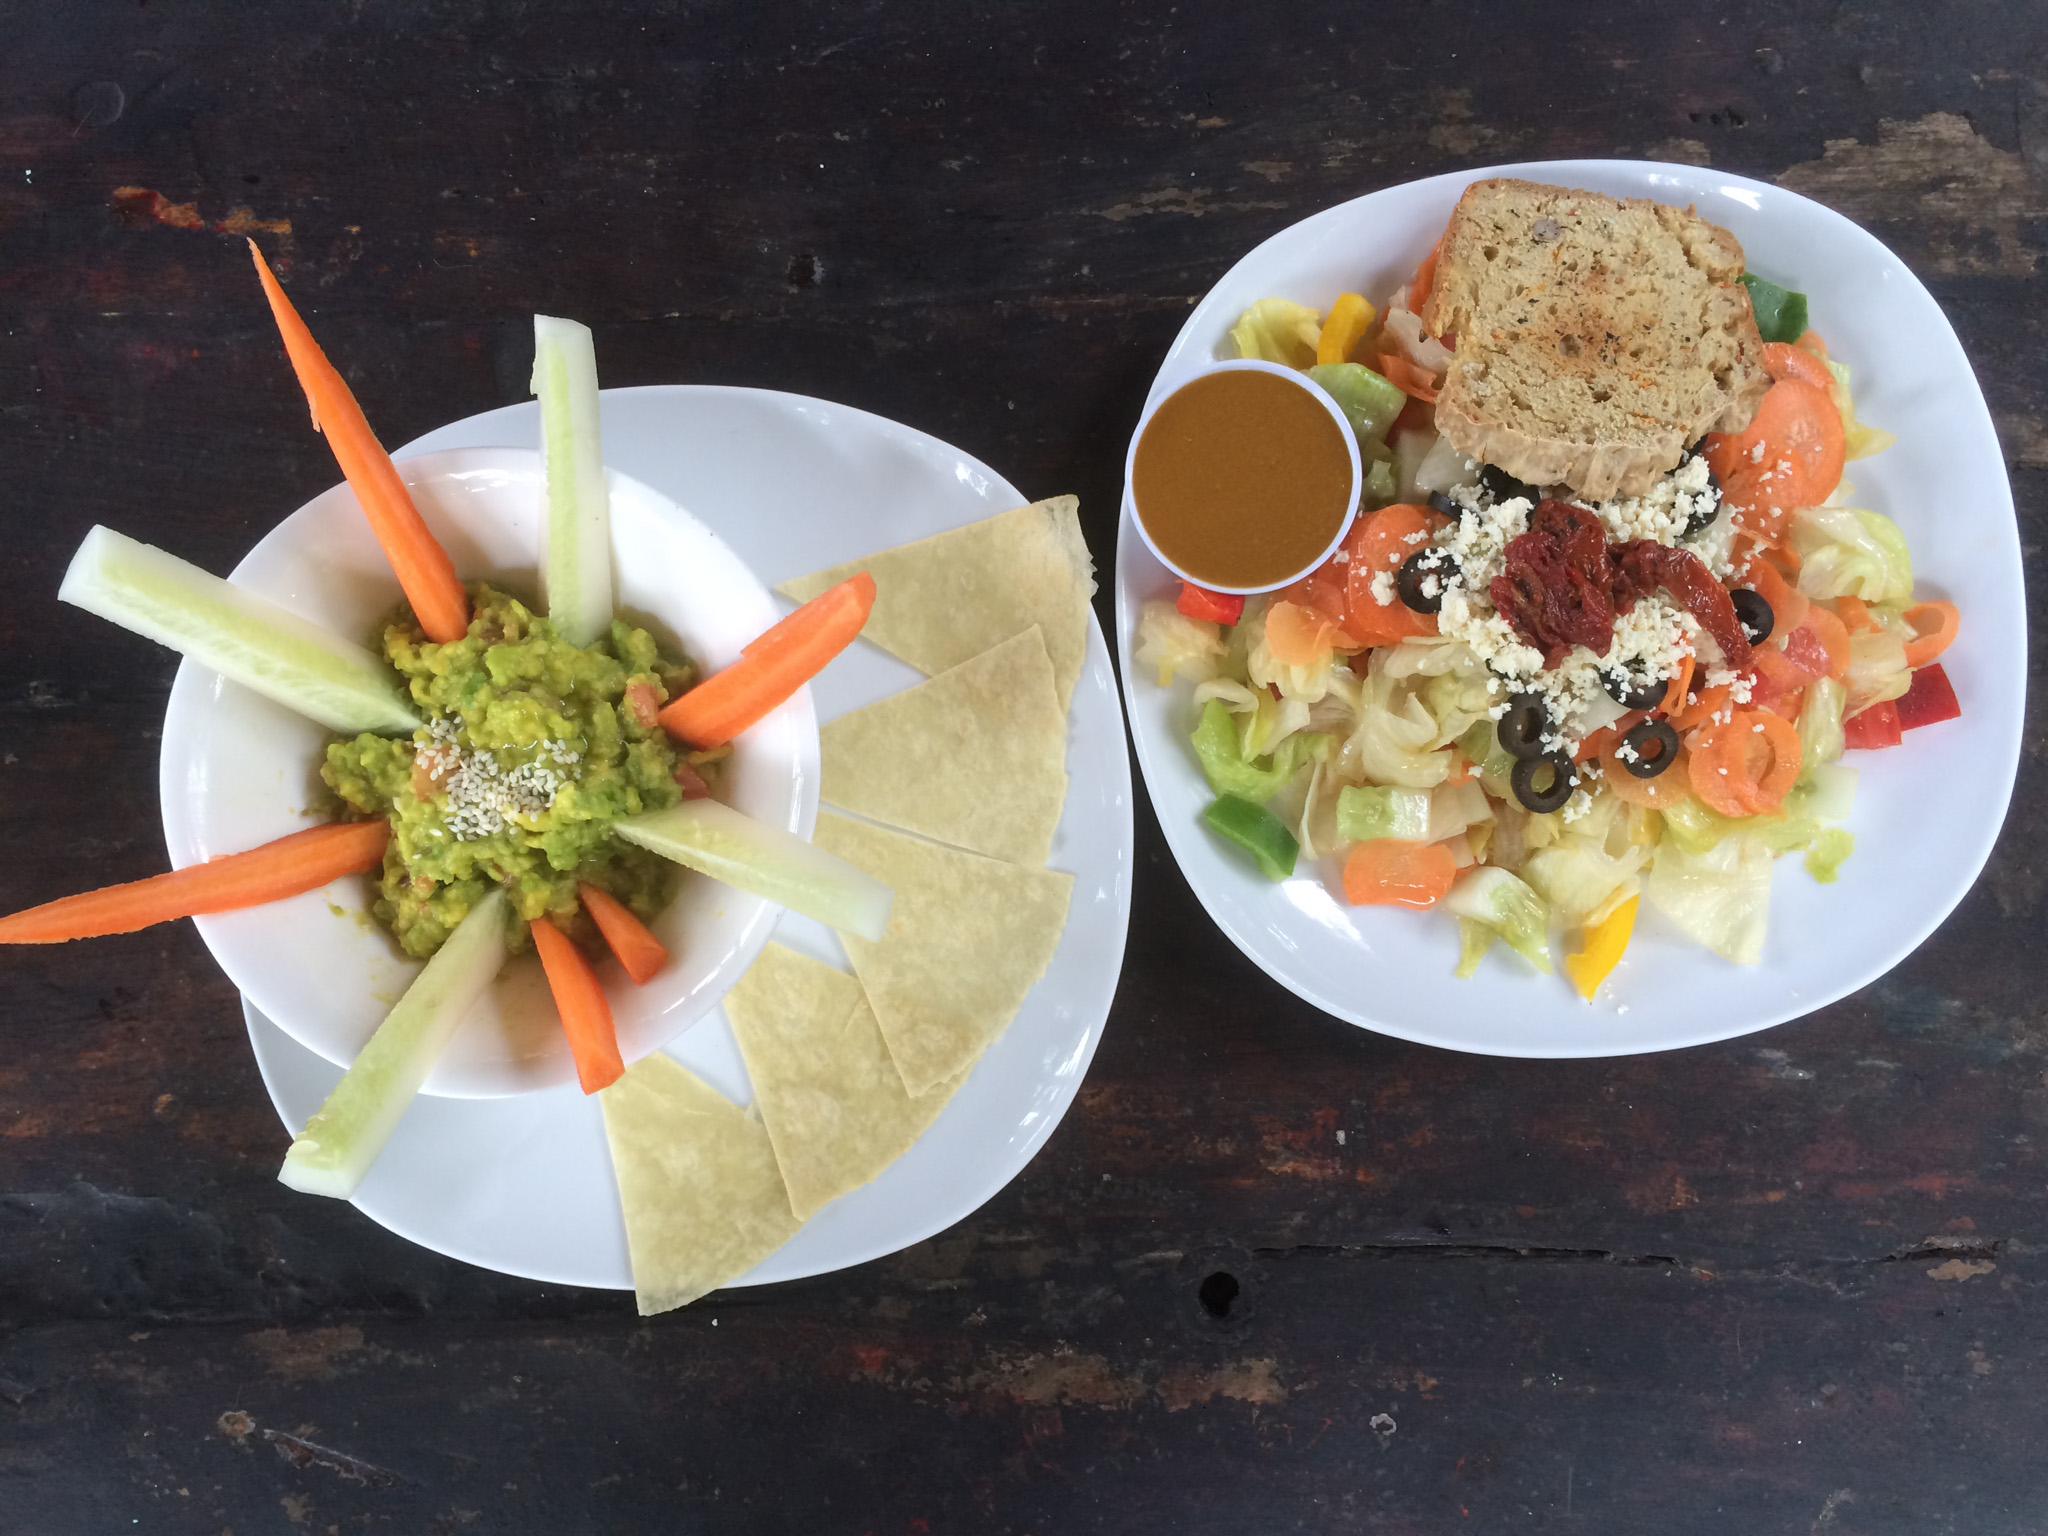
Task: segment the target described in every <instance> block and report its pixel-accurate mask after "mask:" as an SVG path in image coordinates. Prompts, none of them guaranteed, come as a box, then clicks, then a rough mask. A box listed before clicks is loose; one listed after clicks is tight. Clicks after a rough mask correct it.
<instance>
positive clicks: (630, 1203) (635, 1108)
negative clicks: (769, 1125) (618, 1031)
mask: <svg viewBox="0 0 2048 1536" xmlns="http://www.w3.org/2000/svg"><path fill="white" fill-rule="evenodd" d="M597 1099H598V1103H600V1104H601V1105H603V1106H604V1134H605V1140H606V1141H607V1142H609V1143H610V1144H611V1149H612V1171H613V1172H614V1173H615V1174H616V1175H617V1176H618V1181H619V1206H620V1209H621V1210H623V1211H624V1212H625V1216H626V1247H627V1249H628V1250H629V1251H630V1252H631V1254H632V1258H633V1295H634V1299H635V1300H637V1301H638V1302H639V1304H640V1315H641V1316H643V1317H650V1316H652V1315H653V1314H654V1313H656V1312H666V1311H668V1310H669V1309H670V1308H671V1307H680V1306H683V1305H685V1304H686V1303H688V1302H692V1301H695V1300H696V1299H697V1298H698V1297H699V1296H702V1295H703V1294H704V1293H705V1292H706V1291H715V1290H717V1289H718V1287H720V1286H721V1285H723V1284H725V1283H726V1281H728V1280H731V1279H732V1278H734V1277H735V1276H737V1275H743V1274H745V1273H746V1272H747V1271H748V1270H750V1269H752V1268H753V1267H754V1266H755V1265H756V1264H758V1263H760V1262H761V1261H762V1260H763V1259H765V1258H767V1257H768V1255H769V1254H771V1253H773V1252H774V1251H775V1250H776V1249H778V1248H780V1247H781V1246H782V1245H783V1244H784V1243H786V1242H788V1241H789V1237H790V1234H791V1233H793V1232H794V1231H796V1229H797V1228H798V1227H799V1226H800V1225H802V1223H800V1222H799V1221H798V1220H797V1219H796V1217H795V1216H793V1215H791V1214H790V1209H789V1194H788V1191H786V1190H785V1189H784V1188H783V1185H782V1174H781V1173H780V1171H778V1170H777V1168H776V1166H775V1152H774V1149H773V1148H772V1147H771V1146H770V1145H769V1142H768V1132H767V1131H766V1130H765V1129H763V1128H762V1125H761V1122H760V1121H758V1120H756V1119H755V1118H754V1117H753V1116H751V1115H749V1114H748V1113H747V1112H746V1111H745V1110H743V1109H741V1108H740V1107H739V1106H738V1105H737V1104H734V1103H732V1102H731V1101H730V1100H728V1099H727V1098H726V1097H725V1095H724V1094H722V1093H720V1092H719V1091H718V1090H717V1089H715V1088H713V1087H711V1086H710V1085H709V1084H708V1083H706V1082H704V1081H703V1079H701V1078H699V1077H698V1076H697V1075H696V1074H695V1073H693V1072H691V1071H690V1070H689V1069H688V1068H687V1067H685V1066H683V1065H682V1063H680V1062H678V1061H677V1060H675V1058H674V1057H671V1056H664V1055H663V1054H661V1052H659V1051H657V1052H655V1053H654V1054H653V1055H652V1056H649V1057H646V1058H645V1059H644V1060H641V1061H639V1062H637V1063H635V1064H634V1065H633V1066H631V1067H628V1068H627V1069H626V1075H625V1076H624V1077H622V1078H620V1079H619V1080H618V1081H617V1082H615V1083H613V1084H612V1085H611V1086H610V1087H609V1088H607V1089H605V1090H604V1091H603V1092H602V1093H600V1094H599V1095H598V1096H597Z"/></svg>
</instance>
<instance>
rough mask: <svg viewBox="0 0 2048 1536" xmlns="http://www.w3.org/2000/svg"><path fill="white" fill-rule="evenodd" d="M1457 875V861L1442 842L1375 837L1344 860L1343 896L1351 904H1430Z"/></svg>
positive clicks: (1408, 905)
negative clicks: (1404, 840)
mask: <svg viewBox="0 0 2048 1536" xmlns="http://www.w3.org/2000/svg"><path fill="white" fill-rule="evenodd" d="M1457 878H1458V861H1457V860H1456V859H1454V858H1453V857H1452V856H1451V850H1450V849H1448V848H1446V847H1445V846H1444V845H1443V844H1442V843H1405V842H1402V841H1401V840H1400V839H1399V838H1392V837H1376V838H1373V839H1372V840H1371V841H1370V842H1364V843H1360V844H1358V845H1357V846H1356V847H1354V848H1353V849H1352V850H1351V852H1350V854H1349V855H1348V856H1347V857H1346V858H1345V860H1344V899H1345V900H1346V901H1348V902H1350V903H1351V904H1352V905H1353V906H1355V907H1363V906H1396V907H1433V906H1435V905H1436V904H1437V903H1438V902H1440V901H1442V900H1443V899H1444V897H1445V895H1446V894H1448V893H1449V891H1450V889H1451V882H1452V881H1454V880H1456V879H1457Z"/></svg>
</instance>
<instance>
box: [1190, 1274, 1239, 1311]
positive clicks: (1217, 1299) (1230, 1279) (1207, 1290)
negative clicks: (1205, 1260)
mask: <svg viewBox="0 0 2048 1536" xmlns="http://www.w3.org/2000/svg"><path fill="white" fill-rule="evenodd" d="M1238 1289H1239V1287H1238V1283H1237V1276H1235V1275H1233V1274H1231V1273H1230V1272H1229V1271H1228V1270H1222V1269H1219V1270H1217V1271H1216V1273H1215V1274H1213V1275H1211V1276H1209V1277H1208V1278H1207V1279H1206V1280H1204V1281H1203V1282H1202V1284H1201V1288H1200V1289H1199V1290H1197V1291H1196V1292H1195V1295H1196V1296H1197V1297H1198V1298H1200V1300H1201V1303H1202V1310H1203V1311H1204V1312H1206V1313H1208V1314H1209V1315H1210V1316H1211V1317H1228V1316H1230V1307H1231V1303H1233V1302H1235V1301H1236V1300H1237V1293H1238Z"/></svg>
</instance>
